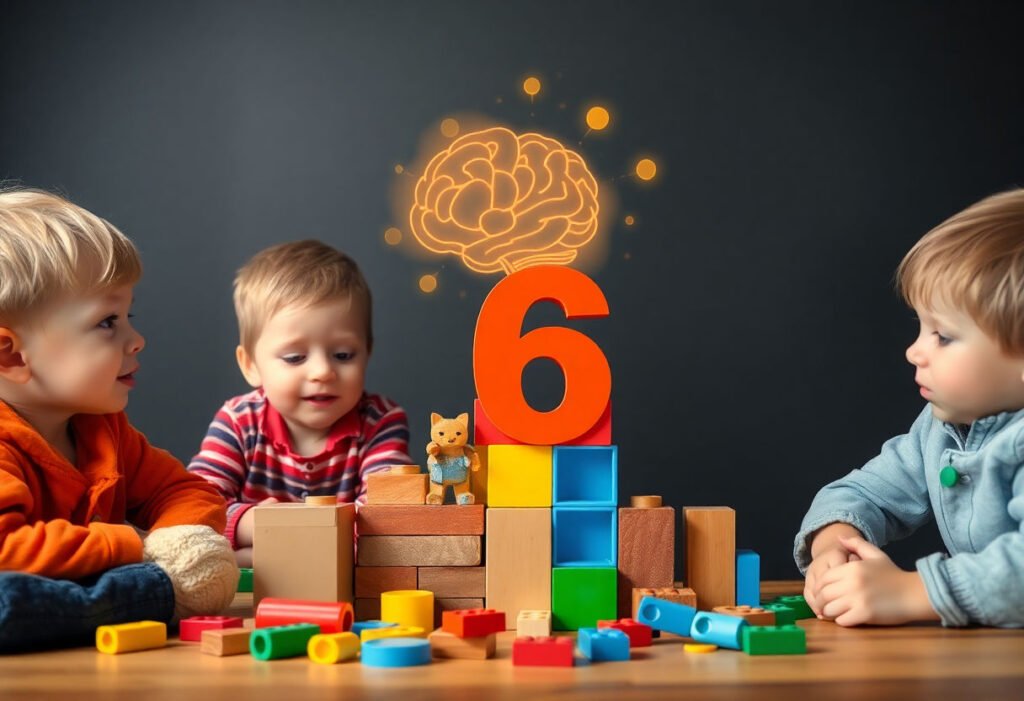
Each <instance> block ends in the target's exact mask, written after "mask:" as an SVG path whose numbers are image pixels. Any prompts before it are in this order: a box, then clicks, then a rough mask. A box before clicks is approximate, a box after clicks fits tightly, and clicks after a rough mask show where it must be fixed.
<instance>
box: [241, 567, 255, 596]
mask: <svg viewBox="0 0 1024 701" xmlns="http://www.w3.org/2000/svg"><path fill="white" fill-rule="evenodd" d="M238 572H239V577H238V591H242V592H251V591H252V568H251V567H241V568H239V570H238Z"/></svg>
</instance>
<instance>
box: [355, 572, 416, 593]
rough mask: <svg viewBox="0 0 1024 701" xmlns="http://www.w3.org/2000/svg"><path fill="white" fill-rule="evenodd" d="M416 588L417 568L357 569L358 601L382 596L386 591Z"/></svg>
mask: <svg viewBox="0 0 1024 701" xmlns="http://www.w3.org/2000/svg"><path fill="white" fill-rule="evenodd" d="M415 588H416V568H415V567H356V598H357V599H368V598H371V597H375V596H380V595H381V592H385V591H400V590H403V589H415Z"/></svg>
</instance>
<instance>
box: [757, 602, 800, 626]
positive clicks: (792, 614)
mask: <svg viewBox="0 0 1024 701" xmlns="http://www.w3.org/2000/svg"><path fill="white" fill-rule="evenodd" d="M761 608H763V609H764V610H765V611H771V612H773V613H774V614H775V625H777V626H789V625H793V624H794V623H796V611H795V610H794V609H792V608H791V607H789V606H786V605H785V604H761Z"/></svg>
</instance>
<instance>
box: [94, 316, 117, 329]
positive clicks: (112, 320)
mask: <svg viewBox="0 0 1024 701" xmlns="http://www.w3.org/2000/svg"><path fill="white" fill-rule="evenodd" d="M116 323H117V314H111V315H110V316H108V317H107V318H106V319H104V320H103V321H101V322H100V323H98V324H96V326H98V327H100V328H101V329H108V330H109V329H113V328H114V326H115V324H116Z"/></svg>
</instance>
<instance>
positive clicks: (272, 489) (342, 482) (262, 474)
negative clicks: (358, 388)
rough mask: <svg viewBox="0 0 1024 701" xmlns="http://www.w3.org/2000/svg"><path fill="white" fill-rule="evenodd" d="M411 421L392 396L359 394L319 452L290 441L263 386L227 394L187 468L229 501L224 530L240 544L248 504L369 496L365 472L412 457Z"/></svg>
mask: <svg viewBox="0 0 1024 701" xmlns="http://www.w3.org/2000/svg"><path fill="white" fill-rule="evenodd" d="M408 453H409V423H408V419H407V418H406V415H405V411H404V410H403V409H402V408H401V407H400V406H398V405H397V404H395V403H394V402H392V401H391V400H389V399H387V398H385V397H382V396H380V395H376V394H364V395H363V398H362V399H361V400H360V401H359V403H358V404H357V405H356V407H355V408H354V409H352V411H350V412H349V413H347V414H345V416H343V417H341V418H340V419H339V420H338V422H337V423H336V424H335V425H334V426H333V427H332V428H331V432H330V434H329V435H328V438H327V442H326V444H325V445H324V450H323V452H321V453H320V454H319V455H314V456H302V455H298V454H297V453H295V452H294V451H293V449H292V446H291V440H290V438H289V436H288V430H287V428H286V426H285V423H284V419H283V418H282V417H281V415H280V414H279V413H278V412H277V411H276V410H275V409H274V407H272V406H271V405H270V403H269V402H268V401H267V398H266V396H265V395H264V394H263V390H262V389H257V390H254V391H252V392H249V393H248V394H243V395H241V396H239V397H235V398H233V399H230V400H228V401H227V402H225V403H224V406H223V407H221V409H220V410H219V411H218V412H217V415H216V416H214V418H213V422H212V423H211V424H210V428H209V430H208V431H207V434H206V438H205V439H203V444H202V446H201V447H200V449H199V454H198V455H196V456H195V457H194V458H192V461H191V462H190V463H189V466H188V470H189V472H193V473H195V474H197V475H200V476H202V477H203V478H205V479H206V480H208V481H209V482H211V483H212V484H213V485H214V486H215V487H216V488H217V489H218V491H220V493H221V494H222V495H223V496H224V499H225V500H226V501H227V503H228V522H227V528H226V529H225V531H224V535H225V536H227V537H228V539H229V540H231V543H232V544H233V545H234V546H235V547H238V543H237V540H236V536H235V532H236V528H237V526H238V520H239V519H240V518H241V517H242V515H243V514H244V513H245V512H246V511H247V510H248V509H249V508H251V507H252V506H254V505H255V504H257V503H259V502H260V501H263V500H264V499H267V498H268V497H275V498H276V499H278V500H279V501H286V502H287V501H302V500H303V499H305V497H307V496H310V495H327V494H334V495H337V497H338V501H340V502H357V503H362V502H364V501H365V499H366V496H365V495H366V475H367V474H369V473H372V472H376V471H378V470H383V469H386V468H387V467H388V466H389V465H405V464H409V463H410V462H411V460H410V458H409V455H408Z"/></svg>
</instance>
